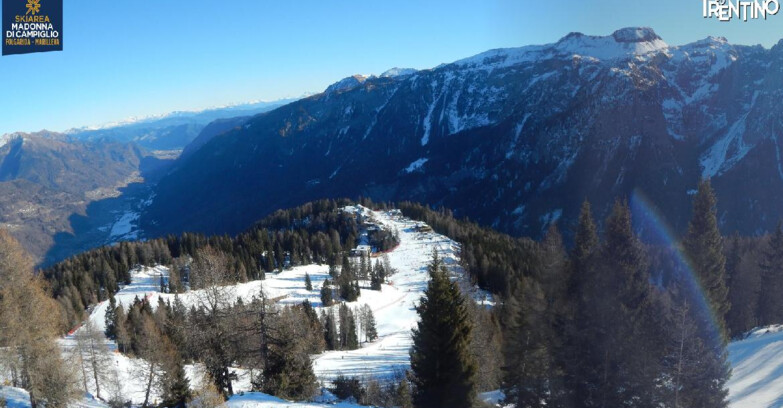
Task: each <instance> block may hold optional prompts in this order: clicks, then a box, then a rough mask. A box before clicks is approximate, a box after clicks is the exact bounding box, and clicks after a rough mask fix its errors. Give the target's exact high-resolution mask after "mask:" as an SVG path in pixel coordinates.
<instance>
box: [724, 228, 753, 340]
mask: <svg viewBox="0 0 783 408" xmlns="http://www.w3.org/2000/svg"><path fill="white" fill-rule="evenodd" d="M742 255H743V248H742V245H741V244H740V238H739V236H737V235H736V234H735V235H734V236H733V237H732V238H731V244H730V245H729V253H728V255H727V257H726V274H727V277H729V276H730V277H731V280H730V281H729V285H728V286H729V301H730V302H731V305H732V306H731V309H729V313H728V314H727V315H726V326H727V328H728V331H729V335H730V336H731V337H733V338H736V337H737V336H740V335H742V334H743V333H745V332H747V331H748V330H750V329H752V328H754V327H756V326H758V325H759V319H758V314H759V296H760V293H761V274H760V273H759V271H758V270H757V269H756V268H753V267H752V265H748V263H749V262H748V263H746V262H743V260H742V258H743V256H742Z"/></svg>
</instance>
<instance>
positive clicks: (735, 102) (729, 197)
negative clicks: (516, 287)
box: [143, 28, 783, 236]
mask: <svg viewBox="0 0 783 408" xmlns="http://www.w3.org/2000/svg"><path fill="white" fill-rule="evenodd" d="M404 73H405V75H382V76H380V77H369V78H364V77H358V76H357V77H349V78H347V79H346V80H343V81H340V82H338V83H337V84H335V85H333V86H332V87H330V89H328V90H327V91H326V92H325V93H322V94H318V95H315V96H312V97H309V98H306V99H304V100H300V101H298V102H295V103H292V104H290V105H287V106H285V107H282V108H280V109H277V110H275V111H272V112H269V113H266V114H263V115H258V116H256V117H254V118H252V119H250V120H249V121H248V122H247V123H246V124H245V125H244V126H243V127H242V128H240V129H234V130H231V131H229V132H227V133H225V134H223V135H221V136H220V137H219V138H217V139H218V140H213V141H212V142H210V143H207V144H205V145H204V146H203V147H202V148H201V149H199V150H198V151H196V152H194V153H193V154H192V155H190V157H188V158H187V159H185V160H183V161H182V162H181V163H179V164H178V166H177V168H176V170H175V171H173V172H172V173H171V174H169V175H168V177H166V178H164V179H163V181H162V182H161V183H160V185H159V188H158V196H157V197H158V199H157V200H156V201H155V202H154V203H153V204H152V206H151V207H150V208H149V212H148V213H147V214H146V215H145V216H144V217H143V223H144V224H145V226H146V227H148V228H149V229H150V232H151V233H152V234H157V233H163V232H175V231H182V230H186V229H198V230H202V231H208V232H218V231H220V232H222V231H238V230H240V229H242V228H244V227H245V226H247V225H248V224H249V223H250V222H252V220H255V219H257V218H259V217H260V216H262V215H264V214H267V213H269V212H270V211H273V210H274V209H277V208H281V207H288V206H292V205H295V204H298V203H301V202H305V201H308V200H310V199H314V198H321V197H335V196H349V197H356V196H359V195H364V196H369V197H371V198H374V199H378V200H416V201H421V202H426V203H430V204H433V205H445V206H447V207H450V208H453V209H455V210H456V212H457V214H458V215H463V216H469V217H470V218H471V219H474V220H477V221H479V222H481V223H483V224H485V225H491V226H494V227H496V228H498V229H501V230H504V231H507V232H511V233H515V234H525V235H532V236H537V235H539V234H540V233H541V232H542V230H543V229H544V228H545V227H546V225H547V224H548V223H550V222H552V221H555V220H561V221H562V222H563V224H564V226H565V227H568V226H569V225H570V224H571V222H572V221H573V220H574V219H575V217H576V214H577V211H578V206H579V204H580V203H581V201H582V200H583V199H585V198H588V199H590V200H591V201H592V202H593V204H594V208H595V209H596V210H597V211H598V212H599V214H598V215H599V216H602V215H603V214H605V213H606V212H607V211H608V209H609V206H610V204H611V203H612V202H613V200H614V199H615V197H627V196H628V195H630V194H631V193H632V192H633V191H635V190H638V191H641V192H644V193H646V195H647V196H648V197H651V199H652V200H653V201H654V202H655V204H656V205H657V206H658V207H660V208H661V209H662V211H663V213H664V215H665V216H666V217H667V218H668V219H669V221H670V222H671V223H672V224H673V225H674V226H675V227H676V228H679V229H682V228H684V226H685V224H686V221H687V219H688V216H689V214H690V197H689V195H688V192H689V190H691V189H693V188H694V186H695V185H696V182H697V180H698V178H699V177H711V178H712V179H713V184H714V186H715V187H716V189H717V192H718V198H719V200H720V201H719V205H718V209H719V212H720V214H719V215H720V217H721V220H722V224H723V225H722V226H723V228H724V229H725V230H727V231H731V230H735V229H740V230H742V231H744V232H746V233H755V232H758V231H761V230H766V229H769V228H771V227H772V226H773V225H774V223H775V222H776V220H777V219H778V217H780V215H781V214H783V161H781V147H780V146H779V143H778V135H780V134H781V131H783V129H782V128H781V127H782V126H783V113H781V112H782V111H781V110H780V109H778V107H777V103H776V101H777V100H778V99H779V95H780V94H781V93H783V43H779V44H778V45H776V46H774V47H773V48H772V49H765V48H763V47H761V46H738V45H732V44H729V43H728V42H727V41H726V40H725V39H723V38H713V37H710V38H706V39H704V40H701V41H697V42H695V43H692V44H686V45H682V46H672V45H669V44H667V43H666V42H664V40H663V39H661V38H660V37H659V36H658V35H657V34H656V33H655V32H654V31H653V30H652V29H649V28H625V29H621V30H618V31H616V32H614V33H613V34H611V35H608V36H603V37H599V36H589V35H584V34H580V33H571V34H568V35H566V36H565V37H563V38H562V39H561V40H560V41H558V42H556V43H554V44H547V45H537V46H526V47H521V48H511V49H497V50H491V51H487V52H484V53H481V54H479V55H476V56H473V57H470V58H466V59H462V60H459V61H456V62H453V63H450V64H443V65H440V66H438V67H436V68H434V69H431V70H422V71H415V72H412V71H405V72H404ZM207 215H209V216H207Z"/></svg>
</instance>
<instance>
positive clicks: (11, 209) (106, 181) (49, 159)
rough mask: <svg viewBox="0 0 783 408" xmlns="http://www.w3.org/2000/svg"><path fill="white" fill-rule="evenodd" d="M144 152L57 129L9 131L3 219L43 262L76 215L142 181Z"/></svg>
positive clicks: (1, 169) (2, 147)
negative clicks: (76, 138)
mask: <svg viewBox="0 0 783 408" xmlns="http://www.w3.org/2000/svg"><path fill="white" fill-rule="evenodd" d="M145 155H146V154H145V153H144V152H143V151H142V150H141V149H139V148H138V147H137V146H135V145H131V144H124V143H111V142H94V143H92V142H90V143H88V142H78V141H74V140H71V139H69V138H67V137H66V136H64V135H61V134H56V133H49V132H39V133H36V134H12V135H5V136H4V137H3V138H2V139H0V224H2V225H3V227H4V228H7V229H8V230H9V231H10V232H11V233H12V234H13V235H14V236H15V237H16V238H17V239H19V240H20V241H21V243H22V245H23V246H24V247H25V248H26V249H27V250H28V251H29V252H30V253H31V254H32V255H33V256H34V257H35V259H36V260H37V261H40V260H42V259H43V258H44V254H45V253H46V252H47V251H48V250H49V249H50V248H51V246H52V245H53V243H54V237H55V235H56V234H58V233H70V232H72V226H71V222H70V221H71V220H70V217H71V216H72V215H74V214H79V213H84V211H85V209H86V208H87V205H88V204H89V203H90V202H94V201H96V200H101V199H104V198H107V197H115V196H118V195H119V194H120V192H119V189H120V188H122V187H124V186H126V185H127V184H128V183H131V182H135V181H138V180H140V177H141V171H142V167H143V165H144V163H145V158H144V156H145Z"/></svg>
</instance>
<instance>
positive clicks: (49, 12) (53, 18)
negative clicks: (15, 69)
mask: <svg viewBox="0 0 783 408" xmlns="http://www.w3.org/2000/svg"><path fill="white" fill-rule="evenodd" d="M2 1H3V17H2V18H3V55H11V54H29V53H32V52H46V51H62V49H63V0H2Z"/></svg>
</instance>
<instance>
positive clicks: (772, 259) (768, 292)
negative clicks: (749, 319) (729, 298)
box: [759, 222, 783, 326]
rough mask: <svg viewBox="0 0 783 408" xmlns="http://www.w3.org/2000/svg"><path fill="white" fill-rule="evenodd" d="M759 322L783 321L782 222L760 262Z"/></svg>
mask: <svg viewBox="0 0 783 408" xmlns="http://www.w3.org/2000/svg"><path fill="white" fill-rule="evenodd" d="M759 266H760V267H761V280H762V282H763V284H762V285H761V293H760V294H759V324H760V325H762V326H767V325H770V324H778V323H783V223H780V222H779V223H778V226H777V228H776V229H775V233H774V234H773V235H772V237H771V238H770V240H769V244H768V246H767V249H766V251H764V252H763V254H762V258H761V262H760V263H759Z"/></svg>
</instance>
